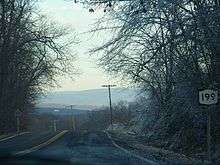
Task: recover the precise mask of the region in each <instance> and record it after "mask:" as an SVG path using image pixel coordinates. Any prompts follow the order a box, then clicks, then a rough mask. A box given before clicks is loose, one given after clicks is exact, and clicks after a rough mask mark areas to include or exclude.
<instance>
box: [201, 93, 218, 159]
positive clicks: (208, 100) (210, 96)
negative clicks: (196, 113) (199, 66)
mask: <svg viewBox="0 0 220 165" xmlns="http://www.w3.org/2000/svg"><path fill="white" fill-rule="evenodd" d="M199 103H200V104H203V105H208V106H209V108H208V112H207V115H208V116H207V157H208V160H209V161H211V114H210V109H211V106H212V105H214V104H217V103H218V91H217V90H211V89H205V90H202V91H199Z"/></svg>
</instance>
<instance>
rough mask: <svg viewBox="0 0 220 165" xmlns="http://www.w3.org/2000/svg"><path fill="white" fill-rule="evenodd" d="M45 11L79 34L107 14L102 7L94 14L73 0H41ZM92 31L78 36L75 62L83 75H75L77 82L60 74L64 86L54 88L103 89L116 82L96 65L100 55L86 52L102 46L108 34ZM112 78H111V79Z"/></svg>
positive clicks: (61, 89) (64, 89)
mask: <svg viewBox="0 0 220 165" xmlns="http://www.w3.org/2000/svg"><path fill="white" fill-rule="evenodd" d="M39 7H40V10H41V12H42V13H43V14H44V15H47V16H48V17H49V18H50V19H51V20H53V21H55V22H57V23H59V24H63V25H67V26H71V27H72V28H73V29H75V32H76V33H79V34H81V33H83V32H86V31H88V30H90V29H91V28H92V25H93V24H94V23H95V22H96V20H97V19H98V18H100V17H101V16H102V14H103V10H98V11H96V12H95V13H90V12H89V11H88V10H87V9H85V8H83V7H82V6H81V5H80V4H75V3H74V2H73V1H69V0H41V1H40V3H39ZM91 36H92V35H89V34H81V35H79V36H78V38H79V40H80V44H79V45H77V47H75V48H74V49H73V50H74V51H76V52H77V58H76V61H75V62H74V64H75V65H76V67H77V68H78V69H79V71H80V72H81V74H80V75H79V76H78V77H76V78H75V80H74V81H72V80H71V79H69V78H68V77H58V78H57V79H58V80H59V81H60V85H61V87H60V88H57V89H54V90H56V91H69V90H71V91H73V90H87V89H95V88H100V87H101V85H102V84H106V83H115V81H116V80H113V78H112V77H109V76H108V75H107V74H105V73H104V72H103V71H102V70H101V69H99V68H98V67H97V65H96V63H97V58H96V57H90V56H89V55H88V53H86V52H87V51H88V50H89V48H92V47H93V46H95V45H98V44H99V43H100V42H101V41H103V39H105V36H104V35H103V36H102V37H97V36H96V37H95V38H94V37H93V38H91ZM110 80H111V81H110Z"/></svg>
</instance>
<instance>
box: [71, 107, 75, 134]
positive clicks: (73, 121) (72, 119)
mask: <svg viewBox="0 0 220 165" xmlns="http://www.w3.org/2000/svg"><path fill="white" fill-rule="evenodd" d="M70 109H71V121H72V129H73V131H75V130H76V125H75V120H74V119H75V118H74V115H73V105H70Z"/></svg>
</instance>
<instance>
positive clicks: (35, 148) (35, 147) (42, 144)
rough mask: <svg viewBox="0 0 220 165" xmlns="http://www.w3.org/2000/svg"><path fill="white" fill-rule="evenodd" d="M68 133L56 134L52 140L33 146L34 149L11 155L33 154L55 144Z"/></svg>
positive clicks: (65, 131)
mask: <svg viewBox="0 0 220 165" xmlns="http://www.w3.org/2000/svg"><path fill="white" fill-rule="evenodd" d="M67 132H68V131H67V130H64V131H62V132H60V133H58V134H56V135H55V136H53V137H52V138H50V139H49V140H47V141H45V142H43V143H41V144H39V145H37V146H34V147H31V148H29V149H26V150H23V151H18V152H15V153H14V154H13V155H25V154H29V153H31V152H34V151H36V150H39V149H41V148H43V147H46V146H48V145H49V144H51V143H53V142H55V141H56V140H58V139H60V138H61V137H62V136H63V135H64V134H66V133H67Z"/></svg>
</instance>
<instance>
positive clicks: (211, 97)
mask: <svg viewBox="0 0 220 165" xmlns="http://www.w3.org/2000/svg"><path fill="white" fill-rule="evenodd" d="M199 103H200V104H205V105H211V104H217V103H218V91H217V90H210V89H206V90H202V91H199Z"/></svg>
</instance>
